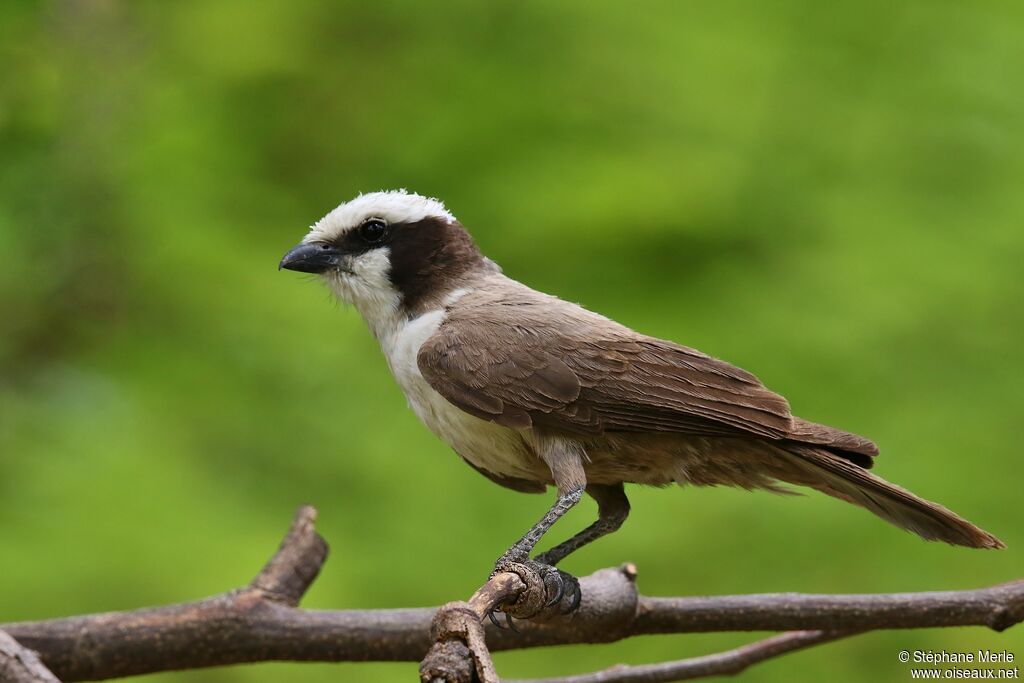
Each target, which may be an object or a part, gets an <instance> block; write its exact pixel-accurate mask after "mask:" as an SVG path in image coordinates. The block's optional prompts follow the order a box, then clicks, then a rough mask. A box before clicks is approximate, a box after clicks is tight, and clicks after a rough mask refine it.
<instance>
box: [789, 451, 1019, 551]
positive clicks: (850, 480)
mask: <svg viewBox="0 0 1024 683" xmlns="http://www.w3.org/2000/svg"><path fill="white" fill-rule="evenodd" d="M786 454H787V456H789V457H791V459H792V460H791V464H792V465H794V466H795V467H797V468H798V469H799V470H801V472H802V473H804V474H806V475H808V476H807V479H806V480H804V481H801V482H799V483H802V484H805V485H808V486H811V487H812V488H815V489H817V490H819V491H821V492H822V493H827V494H828V495H830V496H834V497H835V498H839V499H841V500H845V501H847V502H849V503H853V504H855V505H859V506H861V507H863V508H866V509H868V510H870V511H871V512H873V513H875V514H876V515H878V516H879V517H881V518H882V519H884V520H886V521H887V522H891V523H892V524H895V525H896V526H898V527H900V528H901V529H906V530H907V531H913V532H914V533H915V534H917V535H918V536H921V537H922V538H925V539H927V540H929V541H945V542H946V543H951V544H953V545H963V546H967V547H969V548H1005V547H1006V546H1005V545H1004V544H1003V542H1002V541H1000V540H999V539H998V538H996V537H995V536H993V535H992V534H990V533H988V532H987V531H985V530H983V529H980V528H978V527H976V526H974V525H973V524H971V523H970V522H968V521H967V520H966V519H964V518H962V517H960V516H959V515H957V514H956V513H954V512H952V511H950V510H947V509H946V508H944V507H942V506H941V505H939V504H938V503H932V502H931V501H927V500H924V499H923V498H918V497H917V496H915V495H914V494H913V493H911V492H910V491H907V490H906V489H903V488H900V487H899V486H896V485H895V484H890V483H889V482H887V481H886V480H884V479H882V478H881V477H876V476H875V475H873V474H871V472H868V471H867V470H866V469H864V468H862V467H859V466H857V465H855V464H854V463H852V462H850V461H849V460H848V459H846V458H843V457H840V456H838V455H835V454H833V453H830V452H829V451H827V450H825V449H824V448H819V447H816V446H805V445H803V444H790V445H787V447H786Z"/></svg>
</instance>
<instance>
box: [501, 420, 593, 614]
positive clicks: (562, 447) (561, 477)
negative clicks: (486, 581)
mask: <svg viewBox="0 0 1024 683" xmlns="http://www.w3.org/2000/svg"><path fill="white" fill-rule="evenodd" d="M537 443H538V451H539V455H540V457H541V459H543V460H544V462H546V463H547V465H548V467H550V468H551V474H552V477H553V478H554V480H555V486H556V487H557V488H558V500H556V501H555V504H554V505H552V506H551V509H550V510H548V511H547V514H545V515H544V516H543V517H542V518H541V519H540V521H539V522H537V523H536V524H534V525H533V526H532V527H530V530H529V531H527V532H526V534H524V535H523V537H522V538H520V539H519V540H518V541H516V542H515V543H514V544H513V545H512V547H511V548H509V549H508V550H507V551H505V553H504V554H503V555H502V556H501V557H499V558H498V561H497V562H496V563H495V564H494V571H495V572H500V571H511V572H515V573H517V574H520V575H521V576H522V575H523V574H525V573H526V572H532V573H535V574H537V575H539V576H540V577H541V578H542V579H543V581H544V586H545V589H546V593H547V595H546V596H545V597H546V599H545V601H544V602H545V603H546V604H542V605H541V606H540V608H539V609H527V610H525V613H524V611H523V610H522V609H519V610H515V611H517V612H518V613H517V614H516V615H515V616H520V617H529V616H532V614H535V613H536V612H537V611H540V610H541V609H543V608H544V607H546V606H551V605H555V604H558V603H559V602H561V600H562V598H563V597H564V596H565V595H570V596H571V600H570V602H569V606H568V608H567V609H566V610H565V611H566V612H571V611H573V610H575V609H576V608H577V607H578V606H579V603H580V597H581V596H580V587H579V582H578V581H577V580H576V578H575V577H574V576H571V575H570V574H567V573H565V572H563V571H560V570H558V569H555V567H553V566H551V565H550V564H545V563H543V562H540V561H538V560H531V559H530V553H531V552H533V549H534V547H535V546H536V545H537V542H538V541H540V539H541V538H542V537H543V536H544V534H546V533H547V532H548V530H549V529H550V528H551V527H552V526H554V524H555V522H557V521H558V520H559V519H561V518H562V516H563V515H565V513H566V512H568V511H569V510H571V509H572V508H573V507H574V506H575V505H576V504H577V503H578V502H580V499H581V498H582V497H583V491H584V489H586V481H587V480H586V474H585V473H584V471H583V457H584V450H583V446H582V445H581V444H579V443H578V442H575V441H570V440H567V439H562V438H549V437H544V436H542V435H538V438H537ZM524 581H526V578H524ZM527 583H529V582H528V581H527ZM517 605H518V602H517ZM509 607H511V606H506V607H503V611H505V613H506V614H509ZM520 607H521V606H520Z"/></svg>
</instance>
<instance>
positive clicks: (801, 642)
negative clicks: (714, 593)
mask: <svg viewBox="0 0 1024 683" xmlns="http://www.w3.org/2000/svg"><path fill="white" fill-rule="evenodd" d="M315 517H316V514H315V511H314V510H313V509H312V508H309V507H305V508H302V509H300V510H299V512H298V513H297V515H296V518H295V521H294V523H293V525H292V527H291V530H290V531H289V532H288V535H287V536H286V537H285V539H284V541H282V543H281V547H280V548H279V549H278V551H277V552H276V553H275V555H274V556H273V557H272V558H271V559H270V561H269V562H267V564H266V566H264V568H263V570H262V571H261V572H260V573H259V575H258V576H257V577H256V578H255V579H254V580H253V581H252V583H250V584H249V585H248V586H246V587H244V588H240V589H238V590H235V591H231V592H229V593H225V594H222V595H217V596H214V597H210V598H206V599H203V600H198V601H195V602H188V603H182V604H178V605H170V606H166V607H157V608H150V609H142V610H136V611H130V612H111V613H106V614H94V615H87V616H79V617H69V618H63V619H52V620H46V621H35V622H22V623H15V624H7V625H0V629H2V630H4V631H6V632H7V633H9V634H10V635H11V636H12V637H13V638H14V639H16V640H17V642H18V643H20V644H21V645H22V646H23V647H24V648H28V649H31V650H35V651H36V652H38V653H39V654H40V657H41V659H42V661H43V662H44V663H45V664H46V666H47V667H49V669H50V670H51V671H52V672H53V673H55V674H56V675H57V676H58V677H60V679H61V680H64V681H67V682H69V683H70V681H82V680H101V679H108V678H117V677H120V676H130V675H135V674H144V673H152V672H157V671H170V670H179V669H194V668H200V667H207V666H221V665H226V664H238V663H246V662H262V661H273V660H279V661H280V660H286V661H321V662H339V661H370V660H372V661H419V660H420V659H421V658H423V657H424V655H425V653H427V651H428V650H429V649H430V648H431V646H432V644H433V643H436V642H439V641H445V642H450V643H453V644H452V645H450V646H447V647H448V648H449V649H450V650H451V652H452V653H453V657H455V659H453V660H452V661H455V660H457V659H458V657H459V656H461V657H463V659H465V657H466V656H469V655H471V654H473V651H472V647H468V646H467V647H466V648H464V649H460V648H459V643H462V644H463V645H465V644H466V641H467V640H469V639H470V636H471V635H472V634H477V635H472V637H473V638H474V639H477V640H476V641H475V642H476V644H477V645H479V646H481V647H480V649H481V650H482V651H483V653H486V651H487V649H490V650H491V651H497V650H508V649H518V648H527V647H538V646H547V645H559V644H569V643H600V642H612V641H617V640H620V639H623V638H629V637H632V636H638V635H647V634H658V633H691V632H708V631H755V630H757V631H761V630H768V631H812V632H818V633H817V635H814V634H811V633H803V634H800V633H787V634H782V635H780V636H777V637H775V638H769V639H768V640H766V641H762V642H760V643H755V644H752V645H748V646H745V647H741V648H738V649H737V650H732V651H729V652H724V653H719V654H716V655H710V656H709V657H699V658H696V659H693V660H684V661H683V662H670V663H665V664H658V665H652V666H649V667H632V668H627V669H621V670H617V671H619V672H620V674H621V676H627V677H625V678H623V677H621V676H620V677H619V678H612V677H609V676H611V675H612V674H611V673H610V672H600V673H597V674H589V676H591V678H587V677H575V678H573V677H570V678H568V679H552V681H551V682H549V683H552V682H553V681H558V683H568V682H571V683H583V682H589V681H645V682H647V681H668V680H683V679H682V678H680V677H679V676H684V677H685V676H690V677H692V676H693V673H692V672H694V671H700V670H704V669H702V668H701V667H709V668H708V669H707V670H708V671H719V672H727V671H731V670H732V669H729V668H728V667H734V666H740V667H741V668H742V667H745V666H749V665H750V664H752V663H754V662H758V661H762V660H763V659H765V658H767V657H769V656H777V655H778V654H783V653H784V652H789V651H791V650H794V649H799V648H800V647H807V646H809V645H813V644H817V643H819V642H826V641H827V640H832V639H835V638H838V637H841V636H842V635H844V634H845V635H849V634H850V633H851V632H857V631H864V630H871V629H879V628H921V627H932V626H967V625H978V626H987V627H989V628H992V629H994V630H996V631H1000V630H1003V629H1005V628H1008V627H1010V626H1012V625H1014V624H1016V623H1019V622H1020V621H1022V620H1024V580H1018V581H1014V582H1011V583H1007V584H1003V585H999V586H993V587H990V588H980V589H975V590H965V591H947V592H934V593H894V594H876V595H804V594H767V595H746V596H721V597H689V598H652V597H645V596H641V595H640V594H639V593H638V591H637V589H636V584H635V579H636V569H635V568H634V567H633V566H632V565H625V566H623V567H619V568H612V569H603V570H600V571H598V572H595V573H594V574H592V575H591V576H588V577H584V578H583V579H581V582H580V585H581V590H582V595H583V600H582V603H581V605H580V609H579V610H578V611H577V612H575V613H574V614H572V615H571V616H568V617H567V616H563V615H559V614H557V606H556V608H554V609H553V610H551V611H550V612H548V613H545V614H543V615H541V616H542V618H543V620H541V619H538V620H531V621H521V622H517V628H518V632H512V631H509V630H499V629H496V628H494V627H493V626H490V625H488V626H487V627H486V629H484V628H478V627H479V621H480V620H481V619H482V617H483V615H484V614H486V611H487V610H488V609H490V607H492V606H493V605H495V604H500V603H502V602H506V601H512V600H519V599H522V598H523V596H525V595H526V594H527V593H528V592H529V591H530V590H536V589H537V587H536V586H531V585H528V584H529V583H530V581H529V580H526V579H524V578H523V577H519V576H518V575H515V574H500V575H498V576H496V577H495V578H494V579H492V581H490V582H488V584H486V585H485V586H484V587H483V588H482V589H481V590H480V591H478V593H477V594H476V595H475V596H474V597H473V598H471V599H470V601H469V602H468V603H449V606H446V607H448V609H446V610H438V609H435V608H419V609H415V608H414V609H392V610H338V611H321V610H303V609H299V608H297V607H296V605H297V604H298V602H299V600H300V598H301V597H302V595H303V593H304V592H305V591H306V590H307V589H308V587H309V585H310V584H311V583H312V582H313V580H314V579H315V578H316V576H317V574H318V572H319V571H320V568H321V566H322V565H323V562H324V560H325V559H326V557H327V544H326V542H324V540H323V539H322V538H321V537H320V536H319V535H318V534H317V533H316V532H315V530H314V528H313V522H314V520H315ZM541 595H543V590H541ZM460 610H461V614H462V617H461V622H459V621H455V622H445V620H444V619H445V618H443V617H441V616H439V615H444V614H449V613H452V612H455V613H458V612H459V611H460ZM435 617H437V620H436V621H435ZM474 620H475V621H476V622H478V624H477V626H472V625H471V624H472V622H473V621H474ZM432 623H433V624H434V630H433V632H432V630H431V625H432ZM478 636H479V638H478ZM483 639H486V646H483ZM819 639H820V640H819ZM459 653H461V654H459ZM9 661H11V656H10V655H7V654H6V651H0V667H2V666H4V663H5V662H9ZM481 661H482V660H481V659H480V655H479V654H478V656H477V658H476V659H474V660H473V662H474V664H473V667H472V668H473V669H474V671H475V675H476V677H477V679H478V680H482V681H486V680H487V679H486V677H485V675H484V673H481V672H482V671H485V669H481V664H480V662H481ZM487 661H489V655H487ZM673 667H674V668H673ZM0 671H3V669H2V668H0ZM666 672H674V673H671V675H675V676H676V678H666V677H665V676H668V675H670V674H669V673H666ZM687 672H689V673H687ZM473 673H474V672H473V671H471V672H470V673H469V674H468V675H470V676H472V675H473ZM491 673H493V671H490V672H486V675H491ZM602 675H603V676H605V677H604V678H595V677H596V676H602ZM616 675H619V674H616ZM702 675H710V674H702ZM628 676H632V677H628ZM643 676H647V678H644V677H643ZM37 678H38V677H37ZM0 680H4V679H3V678H0ZM13 680H18V679H13ZM29 680H33V679H29ZM42 680H46V679H42ZM442 680H458V679H455V678H452V679H444V678H443V677H442ZM19 683H20V681H19Z"/></svg>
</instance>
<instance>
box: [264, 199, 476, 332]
mask: <svg viewBox="0 0 1024 683" xmlns="http://www.w3.org/2000/svg"><path fill="white" fill-rule="evenodd" d="M493 267H494V266H493V264H491V263H490V262H489V261H488V260H487V259H485V258H484V257H483V256H482V255H481V254H480V250H479V249H477V247H476V244H474V242H473V239H472V238H471V237H470V236H469V233H467V232H466V230H465V229H464V228H463V227H462V225H461V224H460V223H459V222H458V221H457V220H455V217H454V216H452V214H451V213H449V212H448V210H447V209H446V208H445V207H444V204H442V203H441V202H439V201H437V200H435V199H429V198H427V197H422V196H420V195H418V194H412V193H410V192H406V191H405V190H398V191H391V192H372V193H369V194H362V195H359V196H358V197H356V198H355V199H353V200H351V201H348V202H345V203H344V204H342V205H340V206H339V207H338V208H336V209H334V210H333V211H331V212H330V213H328V214H327V215H326V216H324V217H323V218H321V219H320V220H318V221H317V222H316V223H315V224H314V225H313V227H312V228H311V229H310V231H309V233H308V234H307V235H306V237H305V238H304V239H303V240H302V243H301V244H299V245H298V246H296V247H295V248H294V249H292V250H290V251H289V252H288V253H287V254H285V255H284V258H283V259H281V263H280V268H286V269H288V270H297V271H300V272H304V273H316V274H319V275H321V276H322V277H323V278H324V280H325V281H326V282H327V284H328V285H329V286H330V288H331V289H332V290H333V291H334V292H335V294H337V296H338V298H339V299H341V300H342V301H344V302H346V303H349V304H352V305H354V306H355V307H356V308H357V309H358V310H359V311H360V313H362V314H363V316H364V317H366V318H367V320H368V321H371V322H372V321H373V320H374V319H379V318H381V316H388V315H392V314H394V313H399V314H401V315H404V316H407V317H414V316H415V315H417V314H418V313H420V312H422V311H424V310H426V309H427V308H430V307H432V306H436V305H439V303H440V302H441V301H443V299H444V297H445V296H446V295H447V294H448V293H450V292H451V291H453V290H455V289H458V288H459V287H460V286H461V284H460V282H461V281H462V280H464V278H465V277H466V276H467V275H470V274H472V273H474V272H478V271H480V270H481V269H488V268H493Z"/></svg>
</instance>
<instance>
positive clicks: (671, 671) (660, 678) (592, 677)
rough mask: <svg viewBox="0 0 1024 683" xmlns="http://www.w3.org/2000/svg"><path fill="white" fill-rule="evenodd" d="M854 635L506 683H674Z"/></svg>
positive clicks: (799, 636) (803, 636) (783, 638)
mask: <svg viewBox="0 0 1024 683" xmlns="http://www.w3.org/2000/svg"><path fill="white" fill-rule="evenodd" d="M851 635H855V634H854V633H834V632H829V631H793V632H791V633H782V634H779V635H777V636H772V637H771V638H765V639H764V640H759V641H757V642H754V643H750V644H749V645H743V646H741V647H737V648H735V649H732V650H726V651H725V652H718V653H716V654H713V655H707V656H704V657H691V658H690V659H680V660H678V661H675V662H663V663H660V664H647V665H644V666H624V665H619V666H613V667H611V668H610V669H605V670H603V671H595V672H593V673H589V674H581V675H579V676H563V677H559V678H531V679H529V680H528V681H514V680H505V681H504V683H673V682H674V681H689V680H693V679H694V678H707V677H709V676H731V675H735V674H738V673H740V672H741V671H743V670H744V669H746V668H747V667H749V666H752V665H754V664H757V663H759V662H763V661H765V660H766V659H772V658H773V657H778V656H780V655H785V654H789V653H790V652H795V651H796V650H802V649H804V648H807V647H812V646H814V645H820V644H822V643H827V642H830V641H833V640H838V639H839V638H845V637H847V636H851Z"/></svg>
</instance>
